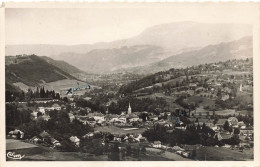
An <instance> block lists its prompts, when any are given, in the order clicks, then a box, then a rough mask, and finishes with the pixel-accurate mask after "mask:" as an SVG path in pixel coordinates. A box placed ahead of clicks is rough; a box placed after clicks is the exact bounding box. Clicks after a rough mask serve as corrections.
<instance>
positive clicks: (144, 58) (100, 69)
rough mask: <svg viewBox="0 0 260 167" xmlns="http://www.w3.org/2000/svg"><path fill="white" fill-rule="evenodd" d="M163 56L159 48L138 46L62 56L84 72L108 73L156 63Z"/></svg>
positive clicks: (163, 53)
mask: <svg viewBox="0 0 260 167" xmlns="http://www.w3.org/2000/svg"><path fill="white" fill-rule="evenodd" d="M168 54H170V53H168ZM165 55H167V54H166V52H164V50H163V49H162V48H160V47H157V46H150V45H142V46H141V45H140V46H131V47H122V48H119V49H96V50H92V51H90V52H88V53H86V54H77V53H67V54H63V58H64V59H66V60H69V59H74V63H75V64H77V66H79V67H81V69H82V70H84V71H88V72H92V73H108V72H112V71H115V70H118V69H122V68H131V67H136V66H144V65H148V64H150V63H154V62H158V61H160V60H162V59H163V58H166V57H165Z"/></svg>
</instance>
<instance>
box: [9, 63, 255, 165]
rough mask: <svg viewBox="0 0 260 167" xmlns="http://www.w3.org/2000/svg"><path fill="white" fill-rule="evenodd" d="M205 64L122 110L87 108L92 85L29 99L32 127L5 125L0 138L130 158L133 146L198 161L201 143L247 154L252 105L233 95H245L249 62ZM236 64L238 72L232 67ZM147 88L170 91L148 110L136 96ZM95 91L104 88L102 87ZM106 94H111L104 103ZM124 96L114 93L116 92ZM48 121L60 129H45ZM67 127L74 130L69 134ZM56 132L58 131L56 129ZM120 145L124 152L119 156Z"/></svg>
mask: <svg viewBox="0 0 260 167" xmlns="http://www.w3.org/2000/svg"><path fill="white" fill-rule="evenodd" d="M247 62H249V63H247ZM232 63H233V64H232ZM208 66H209V67H210V68H211V69H210V68H208V69H204V70H203V71H204V72H201V73H200V74H194V75H188V76H187V75H186V76H180V77H179V79H180V78H181V80H178V81H177V82H176V80H174V79H173V80H174V82H172V83H171V82H169V81H168V82H167V81H166V82H164V83H163V84H161V85H159V84H157V85H156V84H155V85H154V86H150V87H146V88H143V89H140V90H138V91H134V93H133V94H132V95H131V97H132V98H135V100H131V99H130V100H129V99H124V100H125V101H124V106H123V108H124V109H127V110H122V111H118V109H117V108H115V111H116V112H115V111H114V110H113V108H111V107H109V106H110V105H111V104H112V103H114V102H108V103H106V105H104V106H105V107H104V108H103V110H102V111H97V110H96V109H94V108H95V106H94V107H91V105H89V106H86V105H85V104H87V101H88V100H90V101H91V98H92V97H94V96H93V95H97V94H96V93H95V91H96V92H99V93H100V89H97V90H94V91H92V92H87V93H85V94H88V96H89V98H86V96H84V99H82V98H81V97H80V95H77V92H75V93H74V94H72V95H70V96H67V97H65V96H64V97H61V98H60V99H53V98H46V97H42V98H34V100H33V103H28V104H29V105H30V109H32V112H30V119H31V120H32V122H35V124H36V125H37V126H39V127H37V128H38V129H36V130H34V132H33V133H31V130H32V129H34V128H33V127H32V128H31V129H30V130H29V128H28V127H30V125H28V127H26V128H25V127H24V126H22V128H13V129H12V128H11V129H12V130H9V131H8V132H7V137H8V138H14V139H19V140H22V141H23V142H26V143H30V144H34V145H39V146H44V147H49V148H52V149H54V150H57V151H80V152H87V153H91V154H94V155H100V154H107V155H108V157H110V156H112V157H110V159H111V160H122V159H124V160H125V159H126V157H127V155H128V158H129V157H131V152H132V154H134V153H133V150H138V151H137V152H138V154H139V152H142V153H143V154H147V155H150V154H154V156H157V157H163V158H166V159H168V160H196V159H197V160H201V158H202V159H203V157H201V156H199V154H200V152H201V150H203V149H205V148H209V149H221V150H222V151H223V150H224V151H227V150H232V151H233V152H234V151H235V152H237V153H239V154H241V155H243V154H245V153H249V152H250V155H252V154H253V153H252V152H253V151H252V150H253V145H254V142H253V138H254V133H253V131H254V129H253V118H252V114H253V113H252V112H251V111H252V110H253V109H252V108H253V103H252V101H251V100H247V102H244V101H241V102H240V104H239V105H238V104H237V102H236V101H235V99H236V98H238V97H242V98H243V97H249V98H251V99H252V93H253V80H252V73H251V71H252V64H251V63H250V61H242V62H240V63H239V62H229V63H226V64H225V66H226V69H224V70H222V71H221V72H220V71H218V68H220V67H221V66H223V63H222V64H221V63H219V64H216V63H215V64H214V63H213V64H211V65H208ZM231 67H232V68H231ZM200 68H203V67H200ZM238 70H239V71H240V72H234V71H238ZM159 77H161V79H162V78H163V77H167V76H159ZM158 87H159V88H158ZM151 89H152V90H153V95H157V96H160V97H170V98H171V99H170V100H171V103H170V104H168V105H167V104H166V105H165V106H164V107H159V105H158V106H157V107H155V108H153V109H152V110H151V111H152V112H151V111H149V110H143V111H142V110H140V108H139V109H138V105H142V103H143V101H142V100H143V99H145V98H146V97H147V96H150V95H151V94H150V93H149V92H150V91H151ZM108 91H109V90H108ZM109 92H110V93H111V92H113V91H109ZM102 93H103V94H108V93H107V92H106V91H105V92H102ZM81 96H82V95H81ZM114 96H115V94H114V95H113V96H111V97H112V101H113V100H114V99H113V97H114ZM124 97H125V95H119V98H124ZM156 99H157V101H158V100H159V99H158V98H157V97H156ZM135 101H137V103H140V104H136V103H135ZM13 103H14V102H7V104H10V105H11V104H13ZM16 103H17V102H16ZM90 104H91V103H90ZM17 105H26V102H18V103H17ZM132 106H133V107H132ZM38 124H39V125H38ZM62 124H64V125H65V124H68V126H69V125H70V126H72V127H74V130H70V132H67V131H66V127H67V126H64V129H62V126H63V125H62ZM25 126H26V125H25ZM32 126H33V125H32ZM52 126H53V127H59V128H61V129H58V130H55V129H50V128H51V127H52ZM79 127H82V128H84V130H82V131H81V129H79ZM23 128H24V130H23ZM27 128H28V129H27ZM75 130H78V131H77V132H75V133H74V132H73V131H75ZM63 131H64V132H65V133H64V134H66V135H64V134H62V132H63ZM68 131H69V130H68ZM85 132H86V133H85ZM28 133H29V134H28ZM30 133H31V134H30ZM177 136H178V137H177ZM172 138H173V139H172ZM191 138H192V139H191ZM64 141H66V142H64ZM93 142H96V145H98V146H97V147H98V148H102V150H103V152H98V151H97V149H94V151H93V149H92V147H96V145H95V146H93V145H92V146H91V145H89V144H88V143H93ZM129 147H130V149H129ZM83 148H84V149H83ZM134 148H135V149H134ZM106 149H107V150H106ZM129 150H130V151H129ZM127 151H128V152H130V153H129V154H127ZM204 151H205V150H204ZM114 154H116V156H115V155H114ZM113 155H114V156H113ZM166 155H167V156H166ZM205 155H206V153H205V152H204V153H203V156H205ZM244 158H245V159H250V158H248V157H244ZM212 160H214V158H213V159H212Z"/></svg>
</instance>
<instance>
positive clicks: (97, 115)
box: [87, 112, 105, 122]
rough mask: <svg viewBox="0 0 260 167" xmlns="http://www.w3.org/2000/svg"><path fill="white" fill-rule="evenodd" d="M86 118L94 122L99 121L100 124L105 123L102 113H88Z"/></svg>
mask: <svg viewBox="0 0 260 167" xmlns="http://www.w3.org/2000/svg"><path fill="white" fill-rule="evenodd" d="M87 116H88V117H89V118H90V117H92V118H94V119H95V121H101V122H104V121H105V116H104V115H103V114H102V113H98V112H94V113H89V114H88V115H87Z"/></svg>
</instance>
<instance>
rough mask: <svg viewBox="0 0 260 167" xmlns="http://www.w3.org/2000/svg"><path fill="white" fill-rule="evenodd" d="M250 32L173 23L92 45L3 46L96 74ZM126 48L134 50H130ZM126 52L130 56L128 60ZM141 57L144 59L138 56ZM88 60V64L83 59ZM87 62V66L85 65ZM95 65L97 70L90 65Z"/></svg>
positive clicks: (241, 28)
mask: <svg viewBox="0 0 260 167" xmlns="http://www.w3.org/2000/svg"><path fill="white" fill-rule="evenodd" d="M250 35H252V27H251V26H250V25H246V24H228V23H223V24H206V23H196V22H176V23H169V24H161V25H157V26H153V27H150V28H147V29H146V30H144V31H143V32H142V33H140V34H139V35H137V36H135V37H133V38H128V39H123V40H117V41H113V42H100V43H96V44H92V45H88V44H86V45H85V44H83V45H73V46H66V45H7V46H6V55H18V54H36V55H40V56H48V57H51V58H53V59H56V60H64V61H66V62H70V63H71V64H72V65H73V66H76V67H77V68H79V69H81V70H88V69H91V72H97V73H99V72H104V71H106V72H109V71H110V70H115V69H118V68H120V67H123V68H126V67H131V66H136V67H137V66H140V65H145V64H146V62H145V63H144V62H143V63H136V62H139V61H147V62H149V63H151V62H153V61H155V60H158V59H159V60H161V59H164V58H166V57H169V56H171V55H176V54H180V53H182V52H184V51H185V52H186V51H192V50H195V49H199V48H202V47H205V46H207V45H214V44H218V43H221V42H230V41H234V40H238V39H240V38H242V37H244V36H250ZM140 46H141V47H144V46H145V47H146V48H145V49H143V48H142V49H143V53H142V54H141V52H142V51H136V48H138V50H139V48H140ZM126 48H129V49H126ZM130 48H131V49H134V50H135V51H134V52H133V51H131V49H130ZM148 48H149V49H148ZM147 50H150V51H147ZM105 53H107V55H109V56H112V57H113V58H111V59H109V58H106V57H108V56H106V54H105ZM157 53H159V54H158V56H157V57H156V56H155V54H157ZM119 55H121V57H120V56H119ZM130 55H131V58H130V59H129V56H130ZM91 56H97V57H98V60H102V59H104V60H105V59H106V60H107V65H105V66H103V65H104V64H102V63H101V65H92V64H93V63H94V62H95V61H94V59H95V58H94V57H91ZM141 56H143V57H145V59H143V58H140V57H141ZM90 57H91V58H90ZM155 57H156V58H155ZM114 58H116V62H120V65H119V66H117V67H115V69H113V68H112V66H113V65H114V62H111V61H115V60H113V59H114ZM120 59H122V60H120ZM90 60H91V61H92V63H91V62H87V61H90ZM126 60H128V61H126ZM124 61H126V64H124V63H123V62H124ZM84 62H86V63H84ZM131 63H132V64H131ZM88 65H89V67H86V66H88ZM96 66H97V70H96V69H95V68H92V67H96Z"/></svg>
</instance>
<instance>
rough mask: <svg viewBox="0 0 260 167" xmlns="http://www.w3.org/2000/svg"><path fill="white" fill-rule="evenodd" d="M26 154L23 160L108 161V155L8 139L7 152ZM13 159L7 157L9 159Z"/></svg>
mask: <svg viewBox="0 0 260 167" xmlns="http://www.w3.org/2000/svg"><path fill="white" fill-rule="evenodd" d="M8 152H15V154H16V155H17V154H21V155H24V158H22V161H31V160H33V161H97V160H98V161H106V160H108V159H107V156H106V155H100V156H95V155H92V154H88V153H80V152H59V151H57V150H54V149H52V148H48V147H44V146H41V145H33V144H30V143H25V142H23V141H19V140H13V139H6V153H8ZM12 160H13V159H10V158H7V161H12Z"/></svg>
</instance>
